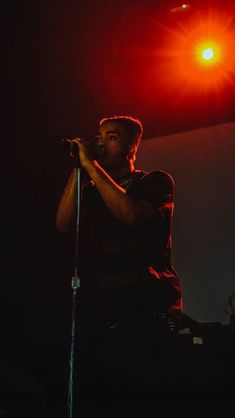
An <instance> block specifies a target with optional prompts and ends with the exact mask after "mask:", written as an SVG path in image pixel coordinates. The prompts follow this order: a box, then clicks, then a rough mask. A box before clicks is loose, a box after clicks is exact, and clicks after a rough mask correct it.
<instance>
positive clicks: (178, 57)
mask: <svg viewBox="0 0 235 418" xmlns="http://www.w3.org/2000/svg"><path fill="white" fill-rule="evenodd" d="M181 7H183V4H182V6H181ZM234 19H235V15H234V16H233V15H232V14H227V13H226V12H223V13H221V12H219V10H218V11H216V10H214V11H213V10H211V9H210V10H205V11H204V12H203V13H202V12H201V11H200V14H199V13H198V14H194V15H192V16H190V19H189V20H187V21H185V23H182V21H176V22H174V23H175V26H173V25H172V22H171V25H170V26H169V27H167V26H163V27H162V29H163V30H165V43H164V45H163V46H162V48H161V50H158V51H157V52H156V55H157V56H158V57H159V59H158V64H159V63H160V65H161V67H162V80H164V81H163V83H164V84H165V85H167V86H168V88H169V90H172V89H179V90H180V92H181V96H182V95H183V94H186V92H187V91H188V92H189V93H190V94H192V92H193V91H194V92H195V94H200V92H202V91H208V90H210V89H215V90H219V89H221V88H224V86H225V85H226V84H229V83H231V84H233V85H234V84H235V54H233V53H232V51H233V50H234V45H235V31H234Z"/></svg>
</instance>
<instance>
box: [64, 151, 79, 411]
mask: <svg viewBox="0 0 235 418" xmlns="http://www.w3.org/2000/svg"><path fill="white" fill-rule="evenodd" d="M75 167H76V171H77V214H76V233H75V262H74V275H73V277H72V282H71V287H72V291H73V295H72V324H71V347H70V359H69V386H68V405H67V407H68V418H73V417H74V412H75V408H74V389H75V387H76V386H75V385H74V381H75V345H76V334H77V326H76V321H77V315H76V312H77V291H78V289H79V288H80V278H79V275H78V233H79V215H80V196H81V193H80V189H81V168H80V166H79V161H78V156H77V158H76V165H75ZM76 356H78V352H77V353H76ZM76 364H77V361H76ZM76 372H77V373H78V371H77V370H76ZM76 396H78V394H76Z"/></svg>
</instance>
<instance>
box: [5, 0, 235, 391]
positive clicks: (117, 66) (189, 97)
mask: <svg viewBox="0 0 235 418" xmlns="http://www.w3.org/2000/svg"><path fill="white" fill-rule="evenodd" d="M222 3H223V4H221V2H217V1H211V2H209V1H191V2H190V10H189V11H188V12H187V13H181V14H176V15H175V14H172V13H171V12H170V11H171V9H172V8H173V7H175V6H178V4H179V2H177V1H157V2H156V1H131V0H130V1H126V0H125V1H124V0H101V1H95V0H91V1H72V0H68V1H62V0H54V1H53V0H48V1H45V2H43V1H26V0H22V1H19V2H15V3H13V2H8V3H4V6H1V10H2V13H1V16H2V22H1V29H2V36H1V40H2V44H3V45H2V49H1V55H2V69H3V78H2V80H3V83H2V112H1V113H2V143H1V147H2V153H1V155H2V163H1V168H2V175H1V177H2V190H1V194H2V198H1V213H2V215H1V220H2V227H1V238H2V251H1V253H2V263H1V267H2V273H1V275H2V280H1V308H0V309H1V310H0V313H1V316H0V318H1V319H0V330H1V339H2V347H3V352H4V353H8V354H6V355H7V356H10V354H9V353H12V354H11V356H12V357H11V358H16V359H17V358H19V359H20V361H21V362H22V363H21V364H23V367H26V369H27V367H28V366H27V364H28V363H29V367H31V366H32V367H33V368H34V367H36V368H38V369H40V370H44V369H45V373H47V374H48V375H50V373H51V374H52V376H55V375H56V376H57V375H58V379H59V380H61V381H62V382H64V381H65V380H64V379H66V371H67V359H68V351H69V341H70V319H71V298H72V294H71V289H70V282H71V277H72V274H73V259H74V254H73V247H72V244H71V242H70V240H67V239H66V238H62V237H61V236H60V235H59V234H58V233H57V231H56V228H55V212H56V207H57V203H58V199H59V196H60V194H61V191H62V189H63V187H64V185H65V182H66V178H67V176H68V173H69V170H70V168H71V162H70V161H69V158H68V156H67V155H66V153H65V151H64V149H61V147H60V145H59V143H60V141H61V139H63V138H65V137H66V138H67V137H70V136H73V135H79V136H83V135H85V136H92V135H94V133H95V129H96V126H97V122H98V120H99V119H100V118H102V117H104V116H107V115H110V114H120V113H121V114H132V115H134V116H136V117H139V118H140V119H141V120H142V122H143V124H144V128H145V131H144V140H148V138H151V137H158V136H162V135H169V134H172V133H177V132H183V131H187V130H190V129H196V128H200V127H205V126H211V125H216V124H218V123H224V122H229V121H233V120H234V117H235V112H234V104H235V95H234V90H235V88H234V86H235V83H234V73H233V72H232V71H231V74H230V82H229V83H228V84H226V86H225V88H224V90H223V91H220V95H219V101H218V100H217V96H216V95H215V92H214V91H209V92H206V93H204V94H203V96H202V94H201V93H200V94H197V93H196V92H195V90H194V91H188V93H187V94H185V95H181V88H177V87H176V88H175V89H170V88H169V87H168V85H167V83H166V80H165V78H162V76H163V72H162V71H163V70H162V62H161V54H157V52H158V51H161V48H162V45H164V41H165V37H166V34H167V33H168V32H169V31H168V30H167V29H166V28H172V30H173V28H176V27H177V28H178V27H180V26H181V25H185V24H186V25H187V22H188V21H190V19H191V18H192V16H196V15H200V14H201V13H202V11H203V12H204V10H205V9H209V8H211V7H213V8H217V9H218V11H219V13H222V11H224V10H226V12H227V13H229V14H230V15H231V16H234V2H233V1H223V2H222ZM230 25H231V27H232V25H233V21H232V20H231V22H230ZM172 36H173V37H174V32H173V35H172ZM156 51H157V52H156ZM156 54H157V55H156ZM162 59H163V60H164V59H165V58H162ZM155 66H156V67H155ZM172 71H174V68H172ZM24 365H25V366H24ZM9 375H11V373H9ZM48 379H49V377H48ZM49 380H50V379H49ZM16 386H17V383H16Z"/></svg>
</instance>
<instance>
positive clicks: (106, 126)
mask: <svg viewBox="0 0 235 418" xmlns="http://www.w3.org/2000/svg"><path fill="white" fill-rule="evenodd" d="M99 126H100V128H99V134H98V135H97V139H98V140H100V142H102V141H104V142H105V144H107V145H108V146H109V148H110V151H111V152H115V150H116V152H117V151H118V149H119V151H120V152H122V155H123V156H124V157H125V158H126V160H129V161H130V162H131V163H133V162H134V161H135V159H136V152H137V149H138V146H139V143H140V140H141V137H142V134H143V127H142V124H141V122H140V121H139V120H138V119H135V118H133V117H131V116H112V117H107V118H104V119H102V120H101V121H100V123H99ZM115 141H116V142H115ZM108 143H110V144H111V145H109V144H108Z"/></svg>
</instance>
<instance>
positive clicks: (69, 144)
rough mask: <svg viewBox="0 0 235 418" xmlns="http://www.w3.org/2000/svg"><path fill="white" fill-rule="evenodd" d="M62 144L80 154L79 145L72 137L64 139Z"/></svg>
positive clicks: (75, 153)
mask: <svg viewBox="0 0 235 418" xmlns="http://www.w3.org/2000/svg"><path fill="white" fill-rule="evenodd" d="M61 146H62V147H64V148H66V149H67V150H68V151H69V152H72V153H73V154H74V155H78V146H77V144H76V143H75V142H73V141H71V140H70V139H62V141H61Z"/></svg>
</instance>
